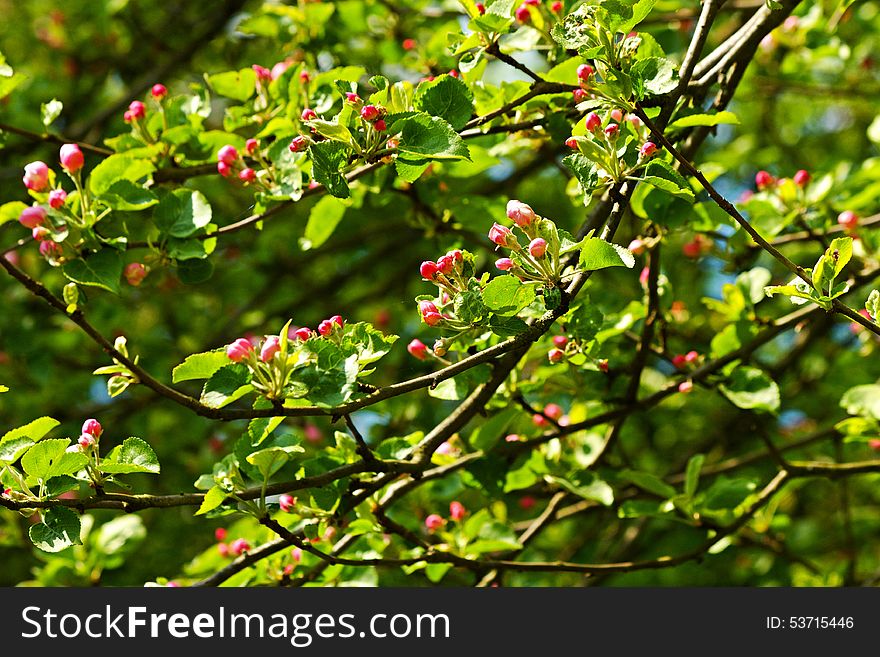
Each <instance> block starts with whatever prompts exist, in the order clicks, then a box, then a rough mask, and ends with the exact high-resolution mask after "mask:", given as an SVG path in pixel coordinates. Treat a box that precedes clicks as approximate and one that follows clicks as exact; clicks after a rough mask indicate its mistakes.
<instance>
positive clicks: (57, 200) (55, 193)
mask: <svg viewBox="0 0 880 657" xmlns="http://www.w3.org/2000/svg"><path fill="white" fill-rule="evenodd" d="M66 200H67V192H65V191H64V190H63V189H53V190H52V191H51V192H49V207H50V208H52V209H53V210H57V209H58V208H60V207H61V206H63V205H64V201H66Z"/></svg>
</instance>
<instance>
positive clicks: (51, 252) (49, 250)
mask: <svg viewBox="0 0 880 657" xmlns="http://www.w3.org/2000/svg"><path fill="white" fill-rule="evenodd" d="M59 251H60V249H59V248H58V245H57V244H55V242H52V241H51V240H46V241H44V242H40V255H41V256H43V257H44V258H55V257H57V256H58V254H59Z"/></svg>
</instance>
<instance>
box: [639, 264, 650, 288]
mask: <svg viewBox="0 0 880 657" xmlns="http://www.w3.org/2000/svg"><path fill="white" fill-rule="evenodd" d="M650 276H651V270H650V268H648V267H643V268H642V271H641V272H639V283H641V284H642V286H645V285H647V284H648V278H649V277H650Z"/></svg>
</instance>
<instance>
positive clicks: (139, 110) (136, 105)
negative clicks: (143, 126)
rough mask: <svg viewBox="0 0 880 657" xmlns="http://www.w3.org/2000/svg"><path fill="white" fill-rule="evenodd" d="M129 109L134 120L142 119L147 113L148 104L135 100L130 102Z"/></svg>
mask: <svg viewBox="0 0 880 657" xmlns="http://www.w3.org/2000/svg"><path fill="white" fill-rule="evenodd" d="M128 111H129V113H130V114H131V118H132V120H136V119H142V118H144V117H145V116H146V115H147V106H146V105H144V104H143V103H142V102H141V101H139V100H133V101H131V102H130V103H129V104H128Z"/></svg>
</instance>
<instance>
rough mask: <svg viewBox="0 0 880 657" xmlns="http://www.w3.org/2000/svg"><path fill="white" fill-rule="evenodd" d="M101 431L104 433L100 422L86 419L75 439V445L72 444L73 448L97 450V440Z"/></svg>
mask: <svg viewBox="0 0 880 657" xmlns="http://www.w3.org/2000/svg"><path fill="white" fill-rule="evenodd" d="M102 433H104V429H103V427H101V423H100V422H98V421H97V420H95V419H88V420H86V421H85V422H83V425H82V431H81V432H80V437H79V439H78V440H77V441H76V445H74V446H73V449H74V450H81V451H83V452H87V451H89V450H90V449H95V450H97V448H98V440H99V439H100V438H101V434H102Z"/></svg>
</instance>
